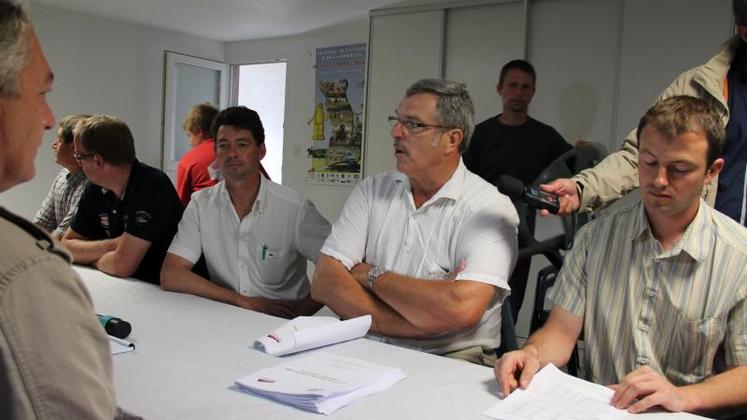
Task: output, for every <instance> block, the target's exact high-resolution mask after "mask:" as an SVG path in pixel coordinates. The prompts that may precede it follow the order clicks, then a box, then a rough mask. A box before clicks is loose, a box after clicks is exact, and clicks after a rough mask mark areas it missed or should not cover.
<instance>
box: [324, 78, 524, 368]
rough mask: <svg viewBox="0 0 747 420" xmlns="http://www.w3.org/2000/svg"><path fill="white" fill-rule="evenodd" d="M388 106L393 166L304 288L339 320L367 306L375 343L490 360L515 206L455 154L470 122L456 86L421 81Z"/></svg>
mask: <svg viewBox="0 0 747 420" xmlns="http://www.w3.org/2000/svg"><path fill="white" fill-rule="evenodd" d="M395 114H396V115H395V116H392V117H389V120H390V122H391V123H392V131H391V135H392V137H393V138H394V155H395V158H396V160H397V171H395V172H392V173H389V174H380V175H375V176H371V177H369V178H367V179H366V180H365V181H363V182H362V183H361V184H360V185H359V186H358V187H357V188H356V189H355V190H353V192H352V194H351V196H350V198H348V201H347V203H346V205H345V208H344V210H343V212H342V215H341V216H340V218H339V219H338V220H337V222H336V223H335V225H334V227H333V229H332V234H331V235H330V237H329V239H327V242H326V243H325V244H324V247H323V248H322V257H321V258H320V259H319V264H318V266H317V269H316V273H315V274H314V281H313V282H312V283H311V293H312V296H313V297H314V299H315V300H318V301H319V302H322V303H324V304H326V305H327V306H329V307H330V308H331V309H332V310H333V311H335V312H336V313H337V314H338V315H340V317H341V318H352V317H356V316H360V315H364V314H371V315H372V316H373V324H372V326H371V332H372V333H374V334H376V335H379V336H381V338H382V340H383V341H386V342H390V343H394V344H399V345H404V346H408V347H411V348H415V349H418V350H421V351H426V352H430V353H435V354H441V355H447V356H451V357H456V358H461V359H464V360H469V361H471V362H474V363H479V364H492V361H493V360H495V353H494V351H493V349H494V348H496V347H498V345H499V344H500V338H499V336H500V326H501V316H500V315H501V303H502V302H503V299H504V298H505V297H506V295H507V292H508V284H507V281H508V277H509V274H510V273H511V269H512V268H513V265H514V263H515V260H516V253H517V250H516V226H517V225H518V217H517V215H516V211H515V210H514V206H513V205H512V204H511V201H509V199H508V198H507V197H505V196H503V195H501V194H500V193H499V192H498V191H497V190H496V189H495V187H493V186H492V185H490V184H489V183H487V182H486V181H484V180H483V179H481V178H480V177H478V176H477V175H475V174H473V173H472V172H469V171H468V170H467V168H466V167H465V166H464V163H463V162H462V159H461V154H462V153H463V152H464V150H466V148H467V144H468V142H469V138H470V135H471V134H472V130H473V128H474V109H473V106H472V100H471V99H470V97H469V93H468V92H467V90H466V89H465V86H464V84H462V83H455V82H451V81H447V80H440V79H424V80H420V81H418V82H416V83H415V84H413V85H412V86H410V88H409V89H408V90H407V93H406V94H405V97H404V98H403V99H402V101H401V102H400V103H399V106H398V107H397V109H396V111H395Z"/></svg>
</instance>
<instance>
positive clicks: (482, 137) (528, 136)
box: [464, 60, 571, 185]
mask: <svg viewBox="0 0 747 420" xmlns="http://www.w3.org/2000/svg"><path fill="white" fill-rule="evenodd" d="M535 82H536V75H535V72H534V67H532V65H531V64H529V62H527V61H524V60H513V61H509V62H508V63H506V65H504V66H503V68H502V69H501V75H500V79H499V81H498V86H497V90H498V94H499V95H500V96H501V99H502V100H503V112H502V113H500V114H498V115H497V116H495V117H492V118H488V119H487V120H485V121H483V122H481V123H480V124H478V125H477V126H475V134H473V135H472V140H471V141H470V147H469V150H468V151H467V153H465V154H464V164H465V165H467V168H468V169H469V170H470V171H472V172H474V173H476V174H478V175H480V176H481V177H482V178H483V179H485V180H486V181H488V182H490V183H492V184H493V185H496V183H497V182H498V177H499V176H500V175H510V176H512V177H514V178H518V179H520V180H521V181H522V182H524V184H525V185H529V184H531V183H532V182H534V180H535V178H537V176H538V175H539V174H540V173H541V172H542V170H543V169H545V168H546V167H547V165H549V164H550V163H551V162H552V161H553V160H555V158H557V157H558V156H560V155H561V154H563V153H564V152H566V151H567V150H570V149H571V145H570V144H568V143H566V141H565V140H564V139H563V137H562V136H561V135H560V134H559V133H558V132H557V131H556V130H555V129H554V128H552V127H550V126H549V125H547V124H543V123H541V122H539V121H537V120H535V119H534V118H532V117H530V116H529V115H528V113H527V112H528V109H529V103H530V102H531V101H532V97H533V96H534V89H535Z"/></svg>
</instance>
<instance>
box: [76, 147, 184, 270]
mask: <svg viewBox="0 0 747 420" xmlns="http://www.w3.org/2000/svg"><path fill="white" fill-rule="evenodd" d="M181 217H182V204H181V202H180V201H179V197H178V196H177V194H176V190H175V189H174V185H173V184H172V183H171V180H170V179H169V177H168V176H166V174H164V173H163V172H161V171H160V170H158V169H155V168H151V167H150V166H148V165H145V164H143V163H140V162H139V161H137V160H136V161H135V162H134V163H133V164H132V170H131V171H130V178H129V179H128V180H127V187H126V188H125V193H124V196H123V197H122V200H117V198H116V197H115V196H114V193H112V192H111V191H108V190H106V189H104V188H101V187H100V186H98V185H94V184H89V185H88V187H87V188H86V190H85V191H84V192H83V195H82V196H81V198H80V203H79V204H78V213H77V214H76V216H75V220H74V221H73V223H72V225H71V228H72V229H73V230H74V231H75V232H76V233H78V234H80V235H83V236H85V237H86V238H88V239H92V240H100V239H110V238H116V237H118V236H120V235H121V234H123V233H125V232H127V233H129V234H130V235H132V236H135V237H138V238H140V239H144V240H146V241H149V242H150V243H151V245H150V247H149V248H148V251H147V252H146V253H145V256H144V257H143V260H142V261H141V262H140V265H139V266H138V268H137V270H136V271H135V274H134V275H133V277H135V278H137V279H140V280H145V281H147V282H150V283H155V284H159V273H160V271H161V264H162V263H163V259H164V257H165V256H166V251H167V250H168V248H169V245H170V244H171V239H173V237H174V234H175V233H176V229H177V225H178V224H179V220H180V219H181Z"/></svg>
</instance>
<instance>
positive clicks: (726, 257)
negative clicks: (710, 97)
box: [495, 96, 747, 415]
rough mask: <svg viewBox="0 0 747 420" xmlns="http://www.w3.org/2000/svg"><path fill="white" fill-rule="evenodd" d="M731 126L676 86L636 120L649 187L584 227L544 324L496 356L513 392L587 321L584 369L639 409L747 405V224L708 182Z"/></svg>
mask: <svg viewBox="0 0 747 420" xmlns="http://www.w3.org/2000/svg"><path fill="white" fill-rule="evenodd" d="M724 136H725V134H724V128H723V125H722V123H721V120H720V117H719V115H718V114H717V113H715V112H714V111H713V110H712V109H711V108H710V107H709V106H708V104H707V103H706V102H704V101H703V100H701V99H697V98H693V97H687V96H675V97H672V98H669V99H666V100H663V101H660V102H659V103H657V104H656V105H654V106H653V107H652V108H651V109H649V110H648V112H647V113H646V115H644V117H643V118H642V119H641V122H640V124H639V126H638V138H639V139H641V140H640V143H639V153H638V178H639V182H640V186H641V199H640V200H638V201H636V202H635V203H633V204H630V205H628V206H627V207H623V208H621V209H619V210H617V211H615V212H612V213H610V214H608V215H606V216H604V217H601V218H600V219H597V220H595V221H594V222H592V223H590V224H588V225H587V226H585V227H584V228H583V229H582V230H581V231H579V233H578V236H577V238H576V243H575V245H574V248H573V250H572V251H570V253H569V254H568V255H567V256H566V258H565V261H564V263H563V268H562V270H561V272H560V275H559V279H558V282H557V287H555V288H554V290H553V291H552V293H551V296H550V298H551V300H552V301H553V303H554V306H553V308H552V311H551V313H550V318H549V319H548V321H547V323H546V324H545V326H544V327H543V328H542V329H540V330H539V331H537V332H536V333H535V334H533V335H532V336H531V337H530V338H529V340H528V341H527V343H526V345H525V346H524V348H522V349H521V350H518V351H515V352H511V353H507V354H506V355H504V356H503V357H502V358H501V359H500V360H498V362H497V363H496V366H495V375H496V378H497V379H498V381H499V382H500V384H501V388H502V391H503V394H504V395H508V393H510V392H511V391H513V390H514V389H516V388H518V387H521V388H526V386H527V385H528V384H529V382H530V381H531V380H532V377H533V375H534V374H535V373H536V372H537V371H538V370H539V368H541V367H542V366H544V365H545V364H547V363H554V364H556V365H559V366H561V365H564V364H565V363H567V362H568V359H569V357H570V354H571V351H572V349H573V346H574V344H575V342H576V340H577V338H578V337H579V335H580V334H581V332H582V330H583V339H584V341H585V343H586V344H585V352H584V359H585V362H586V363H585V366H586V376H587V379H589V380H591V381H593V382H596V383H601V384H605V385H609V386H610V387H612V388H613V389H614V390H615V394H614V395H613V397H612V400H611V402H610V403H611V404H612V405H614V406H616V407H618V408H623V409H628V410H629V411H630V412H634V413H637V412H641V411H645V410H648V409H650V408H653V407H661V408H664V409H666V410H669V411H688V412H698V413H706V414H729V415H731V414H736V413H738V412H739V411H740V410H745V409H746V408H747V335H746V334H745V330H747V264H745V261H747V230H746V229H745V228H744V227H742V226H740V225H739V224H737V223H736V222H734V221H733V220H731V219H730V218H728V217H726V216H725V215H723V214H721V213H719V212H717V211H716V210H713V209H712V208H711V207H709V206H707V205H706V204H705V202H704V201H703V200H702V198H701V192H702V189H703V187H704V185H706V184H707V183H708V182H710V181H711V180H712V179H713V178H714V177H715V176H717V175H718V173H719V171H720V170H721V168H722V167H723V165H724V161H723V159H721V158H720V156H721V153H722V149H723V139H724Z"/></svg>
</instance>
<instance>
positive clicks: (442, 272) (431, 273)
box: [421, 258, 450, 280]
mask: <svg viewBox="0 0 747 420" xmlns="http://www.w3.org/2000/svg"><path fill="white" fill-rule="evenodd" d="M421 272H422V277H423V278H424V279H428V280H446V279H447V278H449V274H450V273H449V271H448V268H444V267H442V266H441V265H439V264H436V263H435V262H433V261H432V260H430V259H428V258H426V259H425V260H424V261H423V268H422V270H421Z"/></svg>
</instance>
